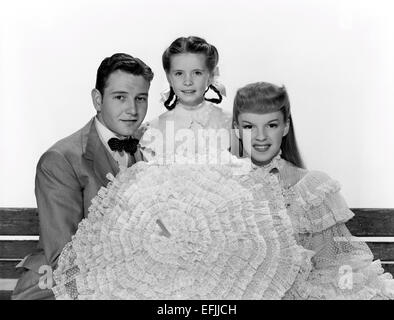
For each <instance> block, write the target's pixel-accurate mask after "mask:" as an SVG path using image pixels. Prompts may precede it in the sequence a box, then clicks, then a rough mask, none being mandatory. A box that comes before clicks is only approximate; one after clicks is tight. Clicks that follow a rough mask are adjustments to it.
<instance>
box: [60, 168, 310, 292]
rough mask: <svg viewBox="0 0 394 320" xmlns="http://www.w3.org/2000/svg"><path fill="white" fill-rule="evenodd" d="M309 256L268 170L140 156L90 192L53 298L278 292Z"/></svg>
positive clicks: (64, 256)
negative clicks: (153, 161) (238, 170)
mask: <svg viewBox="0 0 394 320" xmlns="http://www.w3.org/2000/svg"><path fill="white" fill-rule="evenodd" d="M261 175H264V177H263V178H264V179H261V177H262V176H261ZM263 182H264V183H263ZM310 256H311V252H310V251H308V250H305V249H303V248H302V247H301V246H298V245H297V244H296V241H295V239H294V237H293V230H292V225H291V221H290V220H289V217H288V216H287V213H286V209H285V205H284V202H283V197H282V196H281V190H280V187H279V184H278V181H277V180H276V177H275V176H274V175H270V174H267V173H266V172H263V171H260V172H257V174H256V172H254V173H251V174H248V175H242V176H238V175H234V174H233V170H232V168H231V166H198V165H197V166H190V165H188V166H183V165H170V166H155V165H149V164H147V163H144V162H139V163H137V164H135V165H134V166H132V167H131V168H128V169H125V170H122V171H121V172H120V173H119V174H118V176H117V177H116V178H114V179H113V180H112V181H111V182H110V184H109V185H108V187H107V188H102V189H101V190H100V191H99V194H98V195H97V197H96V198H94V200H93V201H92V206H91V207H90V209H89V216H88V218H87V219H84V220H83V221H82V222H81V223H80V225H79V227H78V231H77V233H76V234H75V236H74V237H73V238H72V241H71V242H70V243H69V244H68V245H67V246H66V248H65V249H64V250H63V252H62V253H61V256H60V258H59V263H58V268H57V269H56V270H55V272H54V278H55V282H56V286H55V287H54V288H53V291H54V293H55V296H56V298H57V299H280V298H282V297H283V296H284V294H285V292H286V291H287V290H289V289H290V287H291V286H292V284H293V282H294V280H295V279H296V277H297V275H298V274H299V271H300V270H301V269H308V268H310Z"/></svg>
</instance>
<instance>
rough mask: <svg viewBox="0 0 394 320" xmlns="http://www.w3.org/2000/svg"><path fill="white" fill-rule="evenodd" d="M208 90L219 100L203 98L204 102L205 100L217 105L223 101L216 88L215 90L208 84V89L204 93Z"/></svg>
mask: <svg viewBox="0 0 394 320" xmlns="http://www.w3.org/2000/svg"><path fill="white" fill-rule="evenodd" d="M209 89H211V90H212V91H214V92H215V93H216V94H217V95H218V97H219V98H218V99H216V98H211V99H207V98H205V100H206V101H209V102H213V103H217V104H219V103H221V102H222V100H223V97H222V95H221V93H220V91H219V90H218V88H216V87H215V86H214V85H213V84H210V85H209V87H208V89H207V90H206V91H205V93H206V92H207V91H208V90H209Z"/></svg>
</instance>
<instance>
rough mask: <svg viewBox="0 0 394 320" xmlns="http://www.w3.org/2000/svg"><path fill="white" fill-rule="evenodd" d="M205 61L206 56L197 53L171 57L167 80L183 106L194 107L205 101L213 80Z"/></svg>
mask: <svg viewBox="0 0 394 320" xmlns="http://www.w3.org/2000/svg"><path fill="white" fill-rule="evenodd" d="M205 60H206V56H205V55H204V54H197V53H180V54H176V55H173V56H172V57H171V67H170V71H169V72H168V73H167V80H168V82H169V83H170V85H171V87H172V88H173V89H174V91H175V94H176V95H177V97H178V101H179V102H180V103H182V104H183V105H186V106H190V107H193V106H196V105H198V104H200V103H201V102H203V101H204V93H205V90H206V89H207V88H208V86H209V85H210V84H211V80H212V76H211V72H209V70H208V69H207V66H206V61H205Z"/></svg>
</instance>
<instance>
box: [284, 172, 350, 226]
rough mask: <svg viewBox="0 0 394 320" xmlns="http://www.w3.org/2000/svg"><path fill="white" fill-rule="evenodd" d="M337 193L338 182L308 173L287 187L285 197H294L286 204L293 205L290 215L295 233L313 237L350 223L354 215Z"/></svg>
mask: <svg viewBox="0 0 394 320" xmlns="http://www.w3.org/2000/svg"><path fill="white" fill-rule="evenodd" d="M339 190H340V184H339V182H338V181H335V180H333V179H331V178H329V177H328V176H327V175H326V174H325V173H322V172H318V171H311V172H309V173H308V174H307V175H306V176H305V177H304V178H303V179H302V180H301V181H300V182H299V183H297V184H296V185H294V186H293V187H291V188H290V191H289V192H288V196H289V197H290V198H292V197H294V199H290V202H293V203H294V205H293V207H292V208H291V212H292V214H293V215H294V216H295V218H294V219H293V222H294V223H295V229H296V230H297V231H298V232H299V233H315V232H320V231H322V230H325V229H327V228H329V227H332V226H333V225H335V224H338V223H344V222H346V221H348V220H349V219H351V218H352V217H353V216H354V214H353V212H351V211H350V209H349V208H348V206H347V204H346V202H345V200H344V199H343V198H342V196H341V195H340V194H339ZM293 200H294V201H293Z"/></svg>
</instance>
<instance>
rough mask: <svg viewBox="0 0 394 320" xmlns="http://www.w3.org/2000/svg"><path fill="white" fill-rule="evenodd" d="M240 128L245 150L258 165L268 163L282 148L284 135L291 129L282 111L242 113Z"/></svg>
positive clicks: (239, 122) (239, 120) (239, 117)
mask: <svg viewBox="0 0 394 320" xmlns="http://www.w3.org/2000/svg"><path fill="white" fill-rule="evenodd" d="M238 128H239V133H240V139H241V140H242V144H243V148H244V151H245V152H246V153H247V155H248V156H249V157H251V159H252V161H253V163H254V164H256V165H258V166H262V165H266V164H268V163H269V162H270V161H271V160H272V158H274V157H275V156H276V155H277V154H278V153H279V150H280V146H281V143H282V139H283V137H284V136H285V135H286V134H287V133H288V131H289V121H285V119H284V116H283V113H282V112H281V111H276V112H271V113H265V114H257V113H249V112H245V113H240V114H239V116H238Z"/></svg>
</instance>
